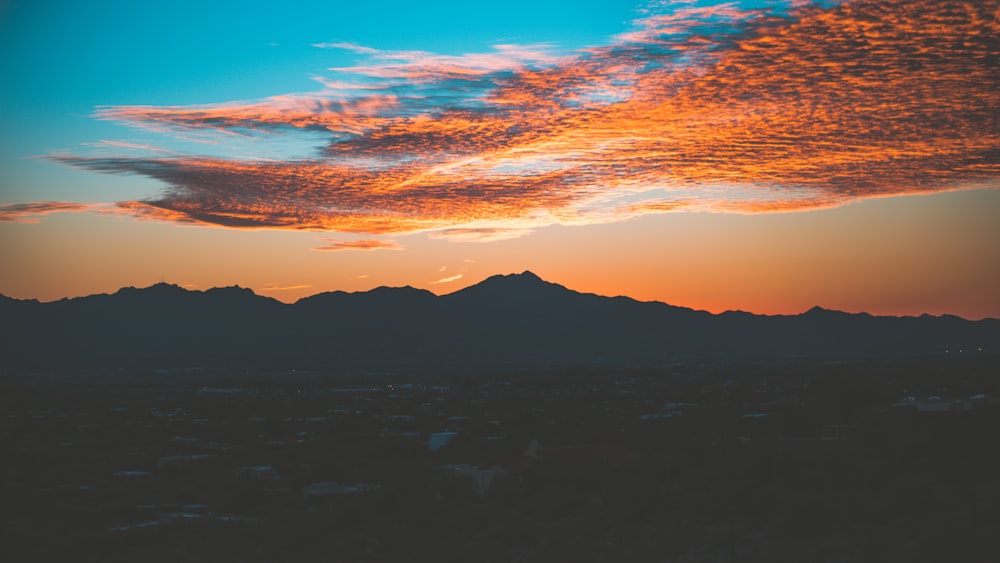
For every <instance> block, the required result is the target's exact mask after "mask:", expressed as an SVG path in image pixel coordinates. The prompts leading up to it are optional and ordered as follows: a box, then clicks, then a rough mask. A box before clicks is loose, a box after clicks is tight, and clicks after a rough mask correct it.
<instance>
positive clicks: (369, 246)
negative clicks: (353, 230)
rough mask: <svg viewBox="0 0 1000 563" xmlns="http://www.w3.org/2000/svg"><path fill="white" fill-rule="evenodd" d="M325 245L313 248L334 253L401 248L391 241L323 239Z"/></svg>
mask: <svg viewBox="0 0 1000 563" xmlns="http://www.w3.org/2000/svg"><path fill="white" fill-rule="evenodd" d="M324 240H325V241H326V242H327V244H326V245H325V246H318V247H316V248H313V250H317V251H320V252H334V251H338V250H401V249H402V248H403V247H401V246H399V245H398V244H396V243H394V242H392V241H386V240H351V241H347V240H334V239H324Z"/></svg>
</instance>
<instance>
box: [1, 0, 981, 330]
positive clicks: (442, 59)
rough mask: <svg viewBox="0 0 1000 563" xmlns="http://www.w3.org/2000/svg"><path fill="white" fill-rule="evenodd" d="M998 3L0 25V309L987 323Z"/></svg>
mask: <svg viewBox="0 0 1000 563" xmlns="http://www.w3.org/2000/svg"><path fill="white" fill-rule="evenodd" d="M998 31H1000V1H998V0H966V1H962V0H957V1H949V2H942V1H937V0H935V1H929V0H878V1H874V0H860V1H850V0H849V1H837V0H822V1H810V0H734V1H731V2H717V1H713V0H676V1H671V0H661V1H654V2H649V3H641V2H640V3H636V2H631V1H623V2H617V1H602V2H593V3H588V2H580V1H575V2H569V1H565V2H563V1H557V2H550V1H545V0H532V1H530V2H529V1H521V0H514V1H508V2H503V3H468V2H461V3H459V2H433V3H420V2H396V1H383V2H379V3H344V2H295V1H286V2H281V3H254V2H238V3H237V2H232V3H227V2H187V1H174V2H141V3H140V2H131V1H130V2H117V1H104V2H95V3H81V2H71V1H44V0H42V1H38V0H32V1H24V0H0V71H2V72H3V76H4V77H5V79H4V81H3V83H2V85H0V96H2V97H0V264H2V266H0V293H2V294H4V295H7V296H10V297H15V298H21V299H27V298H32V299H40V300H43V301H49V300H55V299H60V298H63V297H74V296H80V295H88V294H93V293H107V292H113V291H115V290H117V289H118V288H119V287H124V286H136V287H144V286H148V285H151V284H153V283H157V282H160V281H166V282H169V283H175V284H177V285H181V286H183V287H187V288H191V289H207V288H210V287H218V286H229V285H239V286H242V287H249V288H251V289H253V290H254V291H256V292H257V293H259V294H262V295H268V296H271V297H274V298H276V299H280V300H282V301H286V302H292V301H294V300H296V299H298V298H301V297H304V296H307V295H312V294H315V293H319V292H323V291H331V290H346V291H361V290H367V289H371V288H373V287H377V286H381V285H389V286H403V285H411V286H414V287H420V288H425V289H429V290H431V291H433V292H435V293H438V294H444V293H450V292H452V291H456V290H458V289H461V288H462V287H466V286H468V285H471V284H474V283H477V282H479V281H481V280H482V279H484V278H486V277H488V276H490V275H493V274H505V273H511V272H520V271H524V270H531V271H533V272H535V273H536V274H538V275H539V276H541V277H542V278H544V279H546V280H549V281H553V282H557V283H561V284H563V285H565V286H567V287H569V288H571V289H575V290H578V291H586V292H593V293H598V294H603V295H628V296H631V297H634V298H636V299H640V300H656V301H664V302H667V303H671V304H674V305H681V306H687V307H692V308H696V309H704V310H709V311H712V312H721V311H725V310H744V311H751V312H755V313H764V314H794V313H799V312H802V311H805V310H807V309H809V308H810V307H812V306H815V305H819V306H822V307H826V308H831V309H838V310H844V311H852V312H860V311H867V312H871V313H874V314H891V315H919V314H922V313H930V314H935V315H938V314H956V315H960V316H963V317H966V318H970V319H979V318H983V317H1000V289H998V288H1000V221H998V220H997V219H998V217H1000V95H998V91H1000V70H998V69H1000V33H998Z"/></svg>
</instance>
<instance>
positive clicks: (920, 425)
mask: <svg viewBox="0 0 1000 563" xmlns="http://www.w3.org/2000/svg"><path fill="white" fill-rule="evenodd" d="M163 290H164V291H167V289H166V288H164V289H163ZM171 291H173V290H171ZM334 298H343V297H334ZM997 368H998V363H997V361H996V358H995V357H992V356H986V355H982V354H970V353H962V354H957V353H956V354H952V355H950V356H939V357H934V358H926V357H925V358H920V359H917V360H909V359H878V360H855V361H849V362H839V361H838V362H831V361H817V360H809V361H807V360H796V361H790V362H773V361H769V362H745V363H736V364H693V363H692V364H677V365H672V366H666V367H662V368H656V369H616V370H612V369H574V370H570V369H560V370H533V371H521V372H511V373H508V374H495V375H479V376H470V375H468V374H454V375H449V376H444V375H427V374H424V375H403V374H381V375H377V374H370V375H345V374H342V373H339V372H338V373H331V372H325V371H312V372H303V371H301V370H299V371H294V372H293V371H291V370H281V371H275V370H222V369H215V370H205V369H188V370H185V369H163V370H159V371H150V370H133V371H130V370H125V369H122V370H94V371H86V370H75V371H72V372H45V373H42V372H36V373H26V372H17V373H16V372H13V371H10V370H8V371H7V372H6V373H7V375H3V376H2V377H0V402H2V412H3V413H4V414H3V419H2V434H0V435H2V440H3V448H2V449H3V452H4V472H5V474H4V479H3V489H2V495H3V497H2V498H3V502H2V506H3V509H4V510H3V516H2V518H3V522H2V526H0V529H2V534H3V537H2V538H0V559H2V560H4V561H18V562H21V561H102V562H106V561H128V562H133V561H212V562H214V561H247V562H265V561H385V562H390V561H392V562H395V561H433V562H441V561H456V562H458V561H461V562H469V561H484V562H489V561H504V562H507V561H525V562H528V561H532V562H534V561H538V562H553V561H573V562H586V561H655V562H680V561H685V562H687V561H692V562H693V561H726V562H729V561H796V562H800V561H829V562H834V561H873V562H876V561H877V562H885V561H965V562H976V561H994V560H995V556H996V548H995V544H996V538H997V537H1000V513H998V507H1000V480H998V479H997V477H996V476H997V475H1000V456H997V455H996V452H997V444H998V443H997V436H996V430H997V429H998V428H1000V407H998V405H997V403H996V401H995V400H993V399H991V398H990V397H997V396H1000V373H998V369H997ZM446 430H447V431H452V432H455V434H448V435H440V434H439V433H441V432H444V431H446ZM435 434H437V436H435ZM447 437H450V440H451V441H450V442H449V443H447V444H446V445H443V446H442V447H440V448H439V449H437V450H432V449H431V446H437V445H440V442H441V441H442V440H443V439H446V438H447ZM533 443H534V445H533V446H531V444H533ZM333 481H336V482H337V483H339V485H322V486H319V487H316V486H312V487H311V486H310V485H313V484H316V483H329V482H333ZM323 487H326V489H323ZM323 490H325V491H326V492H325V493H323V492H320V493H317V494H313V493H314V492H315V491H323Z"/></svg>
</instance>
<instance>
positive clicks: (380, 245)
mask: <svg viewBox="0 0 1000 563" xmlns="http://www.w3.org/2000/svg"><path fill="white" fill-rule="evenodd" d="M323 240H325V241H327V243H328V244H327V245H326V246H319V247H316V248H313V250H318V251H320V252H332V251H335V250H381V249H388V250H400V249H401V248H402V247H401V246H399V245H398V244H396V243H394V242H392V241H385V240H353V241H346V240H333V239H323ZM296 289H297V288H296Z"/></svg>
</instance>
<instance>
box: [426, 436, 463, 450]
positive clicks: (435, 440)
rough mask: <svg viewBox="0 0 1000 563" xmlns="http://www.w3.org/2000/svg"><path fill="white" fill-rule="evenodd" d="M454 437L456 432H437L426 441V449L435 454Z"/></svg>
mask: <svg viewBox="0 0 1000 563" xmlns="http://www.w3.org/2000/svg"><path fill="white" fill-rule="evenodd" d="M455 436H458V432H438V433H437V434H431V435H430V437H429V438H428V440H427V447H429V448H430V449H431V451H432V452H436V451H438V450H440V449H441V448H443V447H445V446H447V445H448V444H449V443H450V442H451V441H452V440H453V439H454V438H455Z"/></svg>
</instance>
